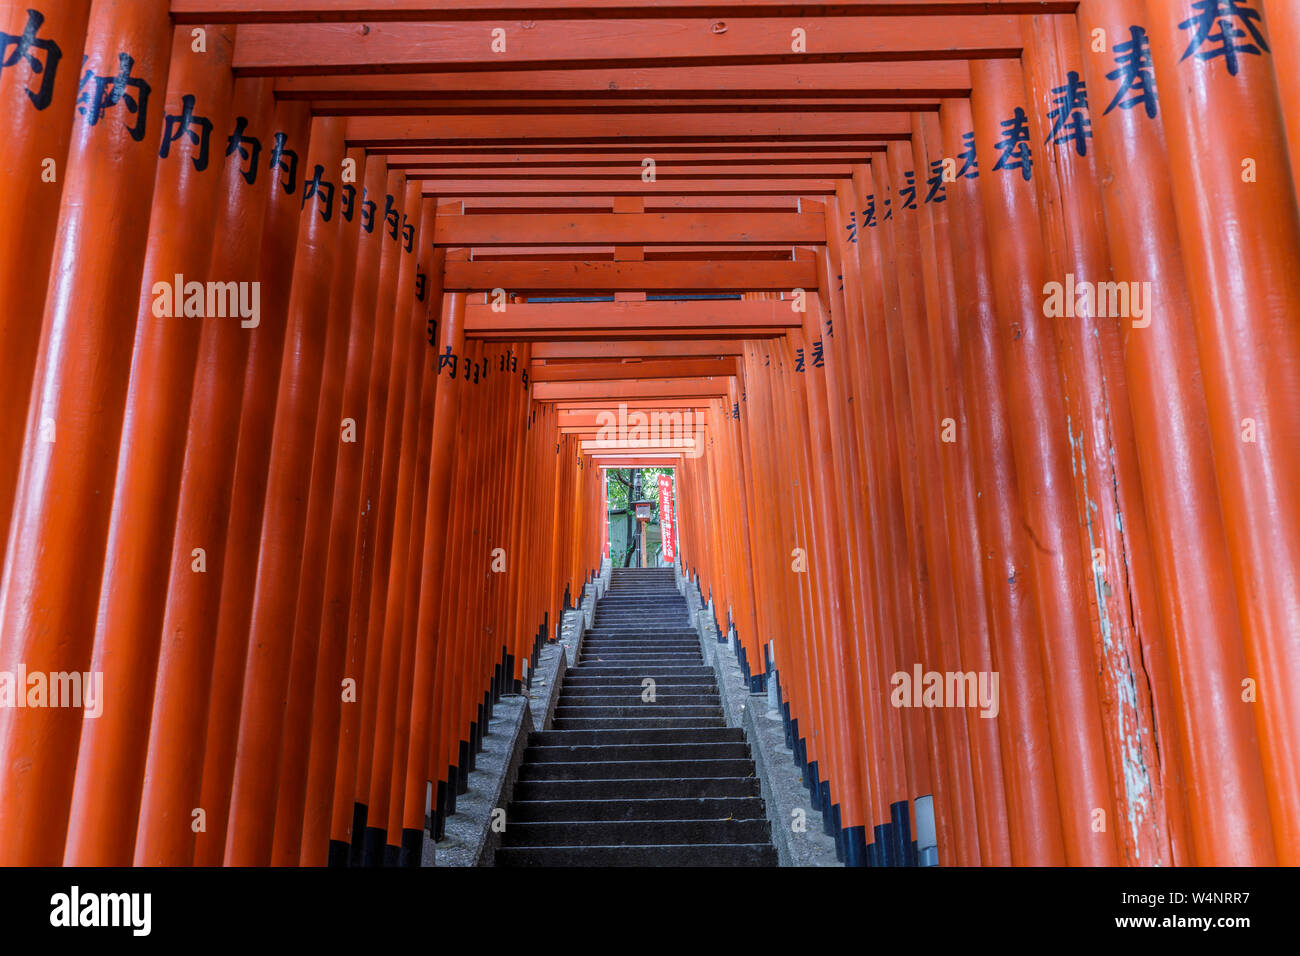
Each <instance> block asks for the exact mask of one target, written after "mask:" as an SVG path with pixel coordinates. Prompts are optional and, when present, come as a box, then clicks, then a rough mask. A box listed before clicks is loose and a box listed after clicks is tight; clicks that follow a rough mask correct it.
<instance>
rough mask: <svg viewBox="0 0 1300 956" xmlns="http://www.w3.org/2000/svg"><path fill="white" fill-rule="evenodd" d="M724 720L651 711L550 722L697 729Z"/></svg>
mask: <svg viewBox="0 0 1300 956" xmlns="http://www.w3.org/2000/svg"><path fill="white" fill-rule="evenodd" d="M725 726H726V721H724V720H723V719H722V717H721V716H720V715H719V716H717V717H661V716H659V715H658V714H656V713H654V712H651V716H649V717H641V716H637V717H556V718H555V720H554V721H552V723H551V727H552V729H554V730H602V731H604V730H698V729H700V728H706V727H725Z"/></svg>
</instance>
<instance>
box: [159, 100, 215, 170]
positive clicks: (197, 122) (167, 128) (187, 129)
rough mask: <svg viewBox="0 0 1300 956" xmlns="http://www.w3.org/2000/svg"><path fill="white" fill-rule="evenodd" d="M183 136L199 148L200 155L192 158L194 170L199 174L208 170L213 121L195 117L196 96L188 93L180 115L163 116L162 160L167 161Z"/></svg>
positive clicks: (160, 153) (168, 114)
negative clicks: (174, 145) (176, 143)
mask: <svg viewBox="0 0 1300 956" xmlns="http://www.w3.org/2000/svg"><path fill="white" fill-rule="evenodd" d="M182 136H188V137H189V138H190V142H191V143H193V144H194V145H195V146H197V147H198V155H197V156H193V157H191V161H192V162H193V163H194V168H195V169H196V170H198V171H199V172H203V170H205V169H207V168H208V144H209V142H210V140H211V138H212V120H210V119H208V118H207V117H205V116H195V115H194V96H193V94H190V93H187V94H185V95H184V96H182V97H181V111H180V112H179V113H175V114H173V113H164V114H163V136H162V148H161V149H159V150H158V156H159V158H160V159H166V158H167V155H168V153H170V152H171V145H172V143H174V142H176V141H177V140H179V139H180V138H181V137H182Z"/></svg>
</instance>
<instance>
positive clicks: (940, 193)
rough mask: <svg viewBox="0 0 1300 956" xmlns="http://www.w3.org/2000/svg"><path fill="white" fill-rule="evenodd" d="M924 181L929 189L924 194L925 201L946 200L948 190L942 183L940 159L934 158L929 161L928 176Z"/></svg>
mask: <svg viewBox="0 0 1300 956" xmlns="http://www.w3.org/2000/svg"><path fill="white" fill-rule="evenodd" d="M925 183H926V185H927V186H929V187H930V191H929V192H928V193H926V194H925V201H926V202H927V203H931V202H936V203H937V202H947V201H948V190H947V189H946V188H945V187H944V184H943V160H942V159H936V160H932V161H931V162H930V178H929V179H927V180H926V181H925Z"/></svg>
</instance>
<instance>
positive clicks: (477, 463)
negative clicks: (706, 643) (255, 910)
mask: <svg viewBox="0 0 1300 956" xmlns="http://www.w3.org/2000/svg"><path fill="white" fill-rule="evenodd" d="M79 53H81V54H82V56H81V57H80V58H79V56H78V54H79ZM0 116H2V117H3V124H4V126H3V129H4V131H3V134H0V170H2V171H3V186H4V196H5V198H4V203H3V209H4V214H3V217H2V222H3V224H2V225H0V303H2V304H3V308H2V309H0V343H3V371H4V374H3V375H2V376H0V532H3V533H0V541H2V542H4V552H3V560H4V574H3V585H2V589H0V627H2V628H3V632H2V634H0V704H2V705H3V706H0V862H3V863H6V864H58V863H60V862H63V863H68V864H130V863H132V862H134V863H136V864H190V863H194V864H208V865H211V864H221V863H227V864H266V863H275V864H290V865H293V864H304V865H320V864H324V863H326V862H327V861H329V860H331V859H333V860H334V861H336V862H337V861H342V860H345V859H346V858H347V857H348V854H349V847H350V846H351V845H352V844H354V843H357V844H358V845H360V846H362V848H363V858H364V859H366V860H367V861H370V862H378V861H381V860H386V861H387V862H389V863H393V862H398V863H403V864H410V863H415V862H418V860H419V855H420V854H419V850H420V845H421V840H422V834H423V833H424V832H425V831H426V828H427V827H429V826H432V827H433V828H434V829H435V830H436V828H437V825H438V823H437V821H438V819H439V818H440V817H445V814H447V813H449V812H452V811H453V810H454V800H455V795H456V793H457V791H458V790H460V789H461V788H462V787H463V785H464V775H465V771H466V769H467V768H468V767H469V766H472V764H473V760H474V753H475V750H476V748H477V744H478V739H479V737H480V736H481V734H482V732H483V723H484V721H485V720H486V715H487V714H488V713H490V709H491V703H492V701H493V700H494V699H495V697H496V696H499V695H500V694H501V693H507V692H511V691H517V690H518V689H519V688H520V687H521V686H522V685H523V683H524V682H526V681H527V680H528V678H529V676H530V669H529V667H528V664H529V662H530V661H531V662H535V659H536V654H537V652H538V649H539V647H540V646H541V645H542V644H543V643H544V642H546V641H548V640H554V639H555V636H556V624H557V622H558V621H559V619H560V615H561V614H562V613H563V611H564V610H565V608H566V607H568V606H571V603H572V602H573V601H575V600H576V599H577V596H578V595H579V594H580V592H581V591H582V589H583V586H584V583H585V582H586V581H587V580H588V579H589V578H590V576H591V575H592V574H593V573H595V572H596V571H597V569H598V568H599V565H600V561H601V557H602V555H601V550H602V544H603V541H604V517H603V516H604V507H605V503H604V490H603V481H602V480H601V468H602V467H612V466H624V467H625V466H630V465H644V464H657V465H662V464H668V465H671V466H673V467H675V468H676V477H677V488H678V497H679V500H678V508H679V510H680V512H681V518H680V525H681V529H680V530H681V537H682V541H681V555H680V558H679V560H681V561H683V562H684V564H685V567H686V568H687V570H688V572H689V574H690V575H691V577H692V580H693V581H696V580H697V581H698V582H699V585H700V587H701V589H702V591H703V593H704V595H705V596H706V598H709V597H711V599H712V602H713V603H712V609H713V613H714V614H715V615H716V616H717V618H718V619H719V621H720V623H721V624H722V626H723V628H724V629H726V628H728V627H734V630H735V634H736V646H737V653H738V654H739V655H740V656H741V658H742V665H743V667H744V671H745V674H746V677H747V679H748V680H749V681H750V683H751V690H753V691H756V692H757V691H760V690H762V689H763V688H764V687H765V686H766V684H767V682H769V681H778V682H779V689H780V694H781V700H782V701H783V705H784V706H785V708H786V709H787V716H788V717H789V718H790V720H791V726H792V727H793V728H795V729H794V738H793V739H794V745H795V747H794V749H795V751H796V757H797V759H798V760H799V762H800V765H801V767H802V769H803V772H804V776H805V779H806V780H807V781H808V782H809V786H810V796H811V798H812V799H813V800H814V801H815V805H819V806H822V807H824V808H825V809H826V810H827V812H828V813H829V814H831V819H833V820H834V821H835V825H836V829H837V832H838V834H839V836H840V838H841V843H842V844H843V845H845V846H848V847H849V852H848V854H847V856H848V858H849V859H850V860H853V861H861V860H863V859H867V860H870V861H872V862H897V858H896V857H895V856H893V855H891V854H885V853H881V852H879V851H878V850H876V849H873V850H870V851H866V852H865V853H864V852H863V849H864V847H865V846H867V845H870V846H871V847H873V848H878V847H880V846H883V845H885V844H886V843H893V844H898V843H902V844H906V842H907V841H908V839H910V838H911V833H910V829H908V828H910V826H911V824H910V823H908V822H907V821H908V820H909V819H911V817H910V816H909V813H908V807H909V805H910V802H911V801H915V800H916V799H917V798H919V797H923V796H932V797H933V800H934V808H935V818H936V824H937V833H938V847H939V856H940V860H941V862H942V863H944V864H960V865H967V864H969V865H977V864H985V865H987V864H1062V863H1068V864H1102V865H1106V864H1110V865H1114V864H1127V865H1154V864H1162V865H1168V864H1229V863H1232V864H1271V863H1275V862H1278V863H1289V864H1295V863H1297V862H1300V574H1298V573H1297V572H1300V494H1297V489H1300V213H1298V212H1297V203H1296V188H1295V182H1296V178H1297V176H1296V170H1297V167H1300V4H1297V3H1293V2H1290V0H1146V2H1142V0H1077V2H1076V0H1002V2H999V0H859V2H843V3H840V2H827V3H813V2H803V3H787V2H783V0H748V2H743V3H742V2H737V0H712V2H705V0H641V2H634V0H502V2H498V0H443V2H433V0H93V2H91V0H16V2H11V0H5V2H2V3H0ZM1288 134H1289V136H1290V139H1289V143H1290V148H1289V149H1288V138H1287V137H1288ZM47 277H48V281H47ZM1052 283H1057V284H1058V285H1056V286H1052V285H1051V284H1052ZM1053 302H1055V304H1054V305H1053ZM620 409H622V411H623V412H627V411H628V410H630V411H631V412H633V413H635V412H642V413H645V414H647V415H648V414H650V413H652V412H658V413H661V414H662V415H664V416H666V417H667V420H670V421H671V420H672V419H671V416H673V415H682V414H685V413H688V412H689V413H690V414H691V415H692V416H695V420H696V421H697V422H698V423H699V424H700V427H699V428H698V429H697V430H694V431H692V433H691V434H690V435H683V436H681V437H680V438H678V437H674V436H669V437H667V438H665V437H664V436H662V435H659V436H657V438H656V439H655V440H653V441H651V442H650V443H648V444H649V445H650V447H647V443H645V442H642V441H640V439H637V438H627V437H626V436H622V437H615V438H614V439H612V440H611V439H610V438H609V435H608V433H607V432H605V433H602V432H601V425H602V422H608V421H609V415H610V414H612V413H616V412H618V411H619V410H620ZM602 413H605V416H604V417H602ZM914 668H915V669H916V670H915V671H914ZM931 671H933V672H937V673H939V674H940V675H946V674H951V673H958V672H961V673H979V674H985V673H997V674H998V675H999V678H1000V697H999V708H998V713H997V715H996V716H995V717H988V716H981V715H980V714H979V713H978V712H977V711H976V710H974V709H972V708H971V707H969V706H961V705H960V704H958V705H956V706H942V707H939V706H930V704H932V703H934V702H933V701H929V700H928V699H927V700H926V702H925V703H924V704H923V705H922V706H912V704H914V703H917V702H919V698H918V701H909V700H907V699H905V695H904V698H903V699H900V698H899V695H898V694H897V688H896V680H895V676H896V675H898V674H900V673H901V674H905V675H911V674H913V673H916V674H918V676H919V675H920V673H921V672H931ZM74 672H75V673H77V674H81V675H84V678H85V680H84V686H81V688H80V689H81V690H82V691H83V692H84V693H85V695H86V697H87V699H86V700H85V701H84V705H85V706H83V707H81V708H78V707H77V706H75V702H74V706H52V705H53V704H56V703H64V704H66V703H67V701H57V700H55V699H54V698H56V697H58V696H59V694H61V693H63V694H66V692H67V691H68V690H69V688H70V684H69V683H68V682H69V680H70V678H68V677H67V676H66V675H69V674H72V673H74ZM5 675H8V679H7V680H6V678H5ZM57 675H65V676H64V677H58V676H57ZM96 675H102V690H101V691H100V694H99V699H98V704H96V705H95V709H98V710H99V711H100V712H99V713H98V714H97V715H95V714H92V706H91V702H90V700H89V697H90V696H91V693H92V688H93V687H94V686H95V681H96ZM6 688H7V689H8V697H7V698H6V697H5V696H4V693H3V692H4V691H5V689H6ZM940 702H941V703H947V704H949V705H951V704H953V702H952V701H940ZM430 793H432V794H433V795H432V796H429V794H430ZM430 821H433V822H432V823H431V822H430ZM891 828H893V829H892V830H891ZM900 828H903V832H901V833H900V832H898V830H899V829H900Z"/></svg>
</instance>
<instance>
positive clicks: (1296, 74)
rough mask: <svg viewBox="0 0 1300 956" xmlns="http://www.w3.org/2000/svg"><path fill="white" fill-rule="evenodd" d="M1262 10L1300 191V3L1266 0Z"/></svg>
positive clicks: (1292, 164)
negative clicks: (1265, 20)
mask: <svg viewBox="0 0 1300 956" xmlns="http://www.w3.org/2000/svg"><path fill="white" fill-rule="evenodd" d="M1263 11H1264V15H1265V17H1266V18H1267V21H1268V22H1267V33H1268V37H1269V46H1270V47H1271V48H1272V51H1273V58H1274V59H1273V70H1274V72H1275V73H1276V74H1277V92H1278V97H1279V99H1280V100H1281V102H1282V118H1283V119H1284V120H1285V122H1286V133H1287V142H1288V143H1289V144H1290V153H1291V179H1292V182H1293V183H1294V185H1295V187H1296V191H1297V193H1300V6H1297V5H1296V4H1294V3H1290V2H1288V0H1264V6H1263Z"/></svg>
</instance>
